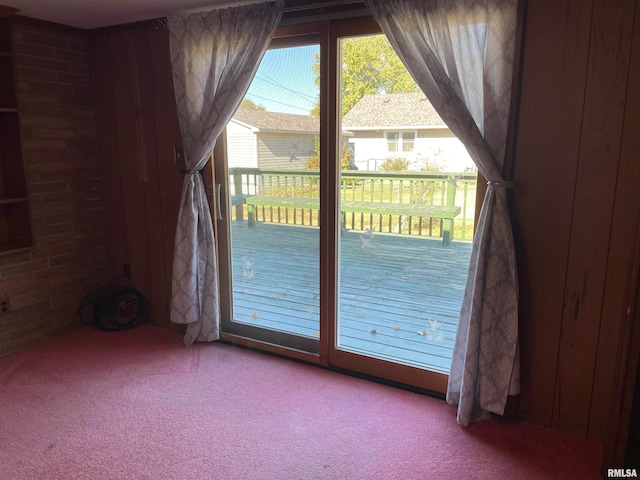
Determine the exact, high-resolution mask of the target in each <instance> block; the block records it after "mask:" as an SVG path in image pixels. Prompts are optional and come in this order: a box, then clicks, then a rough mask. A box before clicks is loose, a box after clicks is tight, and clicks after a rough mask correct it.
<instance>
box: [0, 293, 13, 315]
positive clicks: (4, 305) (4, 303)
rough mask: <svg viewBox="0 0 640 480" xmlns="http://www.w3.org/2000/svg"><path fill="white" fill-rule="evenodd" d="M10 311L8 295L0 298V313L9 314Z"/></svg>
mask: <svg viewBox="0 0 640 480" xmlns="http://www.w3.org/2000/svg"><path fill="white" fill-rule="evenodd" d="M10 313H11V307H10V306H9V297H3V298H0V315H9V314H10Z"/></svg>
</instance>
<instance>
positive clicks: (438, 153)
mask: <svg viewBox="0 0 640 480" xmlns="http://www.w3.org/2000/svg"><path fill="white" fill-rule="evenodd" d="M443 157H444V152H443V150H442V148H441V147H436V148H430V149H428V150H427V151H426V152H421V153H420V154H419V155H418V164H419V169H420V171H421V172H426V173H439V172H442V171H443V170H444V166H445V165H446V160H445V159H444V158H443Z"/></svg>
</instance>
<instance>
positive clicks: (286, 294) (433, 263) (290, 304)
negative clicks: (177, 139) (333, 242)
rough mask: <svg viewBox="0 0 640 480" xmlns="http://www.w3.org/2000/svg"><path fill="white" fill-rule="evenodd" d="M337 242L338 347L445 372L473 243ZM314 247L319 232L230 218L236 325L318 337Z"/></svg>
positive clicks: (354, 238) (352, 235) (349, 235)
mask: <svg viewBox="0 0 640 480" xmlns="http://www.w3.org/2000/svg"><path fill="white" fill-rule="evenodd" d="M340 242H341V247H340V252H341V253H340V255H341V256H340V270H341V279H340V281H341V286H340V298H339V305H338V309H339V310H338V311H339V332H340V335H339V340H338V342H339V346H340V347H341V348H345V349H347V350H350V351H358V352H371V353H372V354H373V355H374V356H378V357H383V358H388V359H390V360H393V361H402V362H406V363H408V364H411V365H417V366H422V367H427V368H432V369H434V370H436V371H440V372H444V373H448V369H449V364H450V361H451V352H452V349H453V343H454V341H455V334H456V329H457V323H458V315H459V312H460V304H461V301H462V295H463V292H464V286H465V282H466V277H467V270H468V261H469V255H470V252H471V245H470V244H469V243H466V242H456V241H454V242H452V243H451V245H449V246H443V245H442V242H441V241H440V239H437V238H435V239H425V238H415V237H414V238H411V237H406V236H400V235H388V234H374V235H370V234H363V233H362V232H355V231H346V232H344V233H343V234H342V236H341V238H340ZM318 243H319V235H318V230H317V229H316V228H311V227H301V226H287V225H277V224H268V223H257V224H256V226H255V227H251V228H249V227H248V226H247V224H246V222H233V224H232V260H233V279H234V280H233V291H234V320H235V321H239V322H242V323H247V324H251V325H256V326H261V327H266V328H270V329H273V330H277V331H281V332H289V333H295V334H297V335H302V336H306V337H317V336H318V334H319V321H318V318H319V308H320V307H319V304H320V302H319V294H320V287H319V263H318V250H319V249H318ZM432 322H437V324H436V325H435V327H436V328H435V330H432V327H433V326H434V324H433V323H432ZM425 329H427V331H428V333H429V334H431V333H432V332H433V335H431V337H429V336H428V335H425V334H424V333H425ZM372 331H375V333H372ZM438 334H439V335H441V337H440V338H438V337H437V335H438Z"/></svg>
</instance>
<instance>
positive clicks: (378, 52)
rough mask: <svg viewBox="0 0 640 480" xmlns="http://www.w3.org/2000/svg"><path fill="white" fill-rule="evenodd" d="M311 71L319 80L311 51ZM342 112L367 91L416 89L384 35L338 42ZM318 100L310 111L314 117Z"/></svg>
mask: <svg viewBox="0 0 640 480" xmlns="http://www.w3.org/2000/svg"><path fill="white" fill-rule="evenodd" d="M314 60H315V62H314V65H313V71H314V73H315V76H316V80H315V81H316V85H319V84H320V57H319V56H318V55H315V59H314ZM341 84H342V115H343V116H344V115H346V114H347V112H348V111H349V110H351V108H353V106H354V105H355V104H356V103H358V102H359V101H360V99H361V98H362V97H364V96H365V95H367V94H381V93H409V92H417V91H419V89H418V86H417V85H416V83H415V81H414V80H413V78H412V77H411V75H410V74H409V72H408V71H407V69H406V68H405V66H404V65H403V63H402V61H401V60H400V58H398V55H396V53H395V51H394V50H393V47H392V46H391V44H390V43H389V41H388V40H387V37H385V36H384V35H370V36H363V37H353V38H348V39H345V40H343V42H342V79H341ZM319 114H320V105H319V103H318V104H316V106H315V107H314V108H313V110H312V111H311V115H313V116H315V117H318V116H319Z"/></svg>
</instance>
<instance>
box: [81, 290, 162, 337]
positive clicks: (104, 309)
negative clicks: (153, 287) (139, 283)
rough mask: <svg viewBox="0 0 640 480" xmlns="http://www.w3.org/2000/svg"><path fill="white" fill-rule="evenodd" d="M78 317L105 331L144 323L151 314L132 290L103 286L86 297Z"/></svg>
mask: <svg viewBox="0 0 640 480" xmlns="http://www.w3.org/2000/svg"><path fill="white" fill-rule="evenodd" d="M78 315H79V317H80V318H81V319H82V321H83V322H84V323H86V324H89V323H91V324H93V325H95V326H96V327H97V328H99V329H100V330H104V331H105V332H114V331H117V330H126V329H128V328H133V327H135V326H136V325H138V324H140V323H142V322H144V321H146V320H147V318H148V317H149V315H150V304H149V301H148V300H147V299H146V297H145V296H144V295H143V294H142V293H140V292H139V291H137V290H136V289H134V288H131V287H126V286H106V287H102V288H99V289H98V290H96V291H95V292H92V293H90V294H89V295H87V296H85V297H84V298H83V299H82V300H81V302H80V306H79V307H78Z"/></svg>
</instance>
